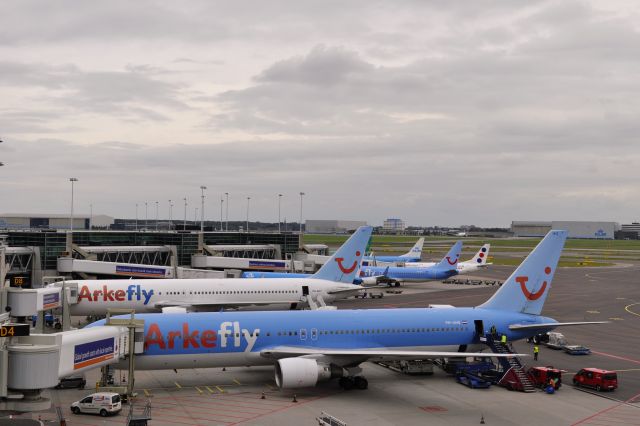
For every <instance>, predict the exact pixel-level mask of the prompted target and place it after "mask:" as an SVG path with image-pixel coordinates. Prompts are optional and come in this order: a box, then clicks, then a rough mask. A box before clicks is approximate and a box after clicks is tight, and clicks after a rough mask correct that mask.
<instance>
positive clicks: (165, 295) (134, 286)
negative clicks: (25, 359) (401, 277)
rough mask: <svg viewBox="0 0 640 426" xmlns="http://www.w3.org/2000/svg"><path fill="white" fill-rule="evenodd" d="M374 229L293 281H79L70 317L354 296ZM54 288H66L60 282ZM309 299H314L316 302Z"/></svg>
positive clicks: (356, 234)
mask: <svg viewBox="0 0 640 426" xmlns="http://www.w3.org/2000/svg"><path fill="white" fill-rule="evenodd" d="M371 231H372V228H371V227H360V228H359V229H358V230H356V232H354V234H353V235H352V236H351V237H350V238H349V239H348V240H347V241H346V242H345V243H344V244H343V245H342V247H340V249H338V251H336V253H335V254H334V255H333V256H332V257H331V260H330V261H329V262H327V263H325V264H324V265H323V266H322V268H320V270H319V271H318V272H316V273H315V274H313V275H311V276H309V277H306V278H300V279H297V280H290V279H249V278H248V279H238V278H223V279H208V278H206V279H157V280H122V279H121V280H99V281H97V280H78V281H67V282H66V284H65V285H66V286H67V287H75V286H77V289H78V303H75V304H71V305H70V309H71V315H105V314H106V313H107V309H109V308H121V309H135V310H136V312H138V313H142V312H159V311H165V312H168V311H176V310H180V308H182V309H181V310H182V311H186V310H189V311H212V310H219V309H220V308H224V307H239V306H247V305H268V304H278V303H288V304H291V305H292V307H294V306H293V305H295V304H297V303H302V302H307V303H309V304H310V305H312V306H313V305H314V304H315V303H316V302H317V303H319V304H320V305H324V303H323V302H332V301H334V300H336V299H341V298H344V297H349V296H354V295H356V294H358V292H359V291H360V290H362V289H363V288H362V287H360V286H354V285H353V280H354V278H355V277H356V274H357V271H358V265H359V264H360V261H361V258H362V254H363V253H364V250H365V248H366V245H367V241H368V240H369V237H370V236H371ZM54 285H58V286H60V285H62V284H61V283H60V282H56V283H54ZM309 299H312V300H311V301H310V300H309Z"/></svg>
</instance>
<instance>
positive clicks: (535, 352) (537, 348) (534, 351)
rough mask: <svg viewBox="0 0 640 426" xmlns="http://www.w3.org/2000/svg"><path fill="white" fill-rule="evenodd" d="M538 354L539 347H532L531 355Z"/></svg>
mask: <svg viewBox="0 0 640 426" xmlns="http://www.w3.org/2000/svg"><path fill="white" fill-rule="evenodd" d="M538 352H540V348H539V347H537V346H534V347H533V353H534V354H537V353H538Z"/></svg>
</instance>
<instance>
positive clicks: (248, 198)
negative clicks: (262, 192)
mask: <svg viewBox="0 0 640 426" xmlns="http://www.w3.org/2000/svg"><path fill="white" fill-rule="evenodd" d="M250 200H251V197H247V232H249V201H250Z"/></svg>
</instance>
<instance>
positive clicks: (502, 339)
mask: <svg viewBox="0 0 640 426" xmlns="http://www.w3.org/2000/svg"><path fill="white" fill-rule="evenodd" d="M500 342H502V343H507V335H506V334H503V335H502V337H501V338H500Z"/></svg>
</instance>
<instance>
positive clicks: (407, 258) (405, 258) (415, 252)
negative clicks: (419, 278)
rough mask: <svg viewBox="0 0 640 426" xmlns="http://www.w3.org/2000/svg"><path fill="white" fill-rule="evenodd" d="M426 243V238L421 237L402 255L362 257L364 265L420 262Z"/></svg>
mask: <svg viewBox="0 0 640 426" xmlns="http://www.w3.org/2000/svg"><path fill="white" fill-rule="evenodd" d="M423 245H424V238H420V239H419V240H418V241H417V242H416V243H415V244H414V246H413V247H411V250H409V251H408V252H407V253H405V254H401V255H400V256H365V258H364V259H362V264H363V265H371V263H372V262H389V263H394V262H402V263H405V262H406V263H412V262H420V258H421V257H422V246H423Z"/></svg>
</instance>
